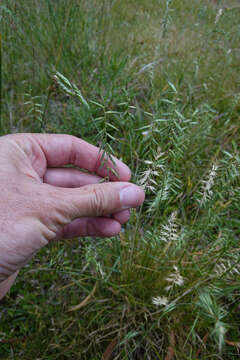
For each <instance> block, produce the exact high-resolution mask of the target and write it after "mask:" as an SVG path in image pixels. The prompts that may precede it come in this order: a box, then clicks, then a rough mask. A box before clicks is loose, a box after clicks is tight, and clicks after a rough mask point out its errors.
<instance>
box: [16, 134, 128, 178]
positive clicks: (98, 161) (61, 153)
mask: <svg viewBox="0 0 240 360" xmlns="http://www.w3.org/2000/svg"><path fill="white" fill-rule="evenodd" d="M21 135H23V134H21ZM28 135H30V134H28ZM25 136H26V134H25ZM30 136H31V138H33V139H34V140H35V141H34V142H37V144H38V145H39V146H40V148H41V150H42V152H43V154H44V156H45V159H46V161H47V167H59V166H64V165H69V164H71V165H74V166H77V167H80V168H83V169H86V170H88V171H90V172H94V173H96V174H98V175H100V176H103V177H105V176H109V178H110V180H118V181H129V180H130V178H131V171H130V169H129V167H128V166H127V165H125V164H124V163H123V162H122V161H120V160H118V159H117V158H115V157H111V159H112V160H113V161H111V159H110V158H109V157H107V156H106V155H105V156H103V152H102V151H100V149H99V148H98V147H96V146H94V145H92V144H89V143H88V142H86V141H84V140H82V139H79V138H77V137H75V136H71V135H64V134H31V135H30ZM25 140H26V139H25ZM33 150H34V149H33ZM109 169H110V171H109ZM111 169H113V170H112V171H111ZM116 174H117V175H118V176H116Z"/></svg>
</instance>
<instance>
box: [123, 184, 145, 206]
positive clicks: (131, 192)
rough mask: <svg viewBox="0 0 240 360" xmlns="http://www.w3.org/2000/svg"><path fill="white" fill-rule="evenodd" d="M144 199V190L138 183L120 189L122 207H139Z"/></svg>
mask: <svg viewBox="0 0 240 360" xmlns="http://www.w3.org/2000/svg"><path fill="white" fill-rule="evenodd" d="M143 200H144V191H143V190H142V189H141V188H139V187H138V186H136V185H131V186H128V187H125V188H124V189H122V190H121V191H120V201H121V205H122V209H127V208H130V207H137V206H139V205H141V203H142V202H143Z"/></svg>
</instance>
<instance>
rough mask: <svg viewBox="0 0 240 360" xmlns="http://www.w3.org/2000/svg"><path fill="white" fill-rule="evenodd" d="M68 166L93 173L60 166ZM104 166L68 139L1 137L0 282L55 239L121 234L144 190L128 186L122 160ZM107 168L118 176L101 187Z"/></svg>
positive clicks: (89, 149)
mask: <svg viewBox="0 0 240 360" xmlns="http://www.w3.org/2000/svg"><path fill="white" fill-rule="evenodd" d="M67 164H72V165H74V166H76V167H78V168H82V169H86V170H88V171H89V172H90V173H86V172H82V171H80V170H78V169H73V168H61V166H64V165H67ZM100 165H101V153H100V152H99V149H98V148H96V147H95V146H93V145H90V144H88V143H87V142H85V141H83V140H81V139H78V138H76V137H73V136H70V135H54V134H14V135H7V136H2V137H1V138H0V192H1V203H0V283H1V282H3V283H4V282H6V279H8V278H9V277H10V276H11V275H12V276H13V277H14V275H13V274H14V273H15V272H16V271H17V270H19V269H20V268H21V267H22V266H23V265H24V264H25V263H26V262H27V261H28V260H29V259H30V258H31V257H32V256H33V255H34V254H35V253H36V251H37V250H39V249H40V248H41V247H43V246H45V245H47V244H48V243H49V242H51V241H54V240H60V239H65V238H71V237H75V236H87V235H89V236H103V237H107V236H114V235H116V234H118V233H119V231H120V230H121V224H123V223H124V222H126V221H127V220H128V219H129V208H132V207H133V208H134V207H137V206H139V205H140V204H141V203H142V202H143V200H144V192H143V190H142V189H141V188H139V187H138V186H136V185H133V184H130V183H129V182H127V181H129V180H130V177H131V173H130V170H129V168H128V167H127V166H126V165H125V164H123V163H122V162H121V161H119V160H117V159H115V165H113V164H112V163H111V161H110V160H108V161H107V164H105V165H104V166H103V167H100ZM107 166H110V167H112V168H114V169H115V171H116V170H117V172H118V174H119V178H117V177H116V176H115V175H114V174H113V173H110V182H108V183H101V184H99V181H100V180H101V179H102V178H103V177H104V176H106V175H107ZM92 173H94V174H92ZM117 180H118V181H117ZM109 215H111V217H109ZM0 285H1V284H0ZM0 290H1V289H0ZM0 295H1V294H0Z"/></svg>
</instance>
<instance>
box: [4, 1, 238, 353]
mask: <svg viewBox="0 0 240 360" xmlns="http://www.w3.org/2000/svg"><path fill="white" fill-rule="evenodd" d="M239 5H240V4H239V1H237V0H236V1H234V0H232V1H211V0H199V1H187V0H181V1H180V0H172V1H169V0H165V1H163V0H148V1H146V0H138V1H134V0H128V1H127V0H121V1H117V0H115V1H114V0H101V1H96V0H91V1H86V0H77V1H76V0H59V1H56V2H53V1H50V0H44V1H37V0H36V1H35V0H34V1H29V0H27V1H26V0H18V1H15V0H13V1H5V0H3V1H2V2H1V4H0V10H1V15H0V16H1V33H2V101H1V104H2V108H1V120H0V121H1V122H0V128H1V134H2V135H4V134H7V133H10V132H41V131H42V132H49V133H51V132H53V133H68V134H73V135H75V136H79V137H81V138H83V139H84V140H86V141H89V142H92V143H94V144H98V145H99V146H100V147H101V148H102V149H103V150H104V153H107V154H108V155H109V156H112V155H116V156H118V157H119V158H121V159H122V160H123V161H124V162H126V163H127V164H128V165H129V167H130V168H131V169H132V181H133V182H136V183H138V184H139V185H141V186H142V187H144V189H145V191H146V201H145V203H144V204H143V205H142V206H141V208H140V209H137V210H134V211H132V215H131V220H130V221H129V223H128V224H127V225H126V226H125V227H124V231H123V232H121V233H120V235H119V236H118V237H115V238H111V239H92V238H84V239H70V240H67V241H64V242H61V243H60V242H59V243H55V244H51V245H50V246H49V247H47V248H45V249H43V250H41V252H40V253H39V254H37V256H35V258H34V259H33V260H32V262H31V263H29V264H27V265H26V266H25V267H24V269H22V271H21V273H20V275H19V276H18V279H17V281H16V284H15V285H14V287H13V288H12V290H11V292H10V294H9V295H8V296H7V297H5V299H4V300H3V301H2V303H1V305H0V357H1V359H19V358H22V359H24V360H28V359H29V360H30V359H38V360H40V359H49V360H55V359H61V360H63V359H64V360H65V359H82V360H84V359H87V360H89V359H91V360H100V359H101V360H110V359H112V360H118V359H121V360H124V359H125V360H127V359H131V360H137V359H146V360H149V359H164V360H172V359H179V360H183V359H186V360H190V359H194V360H195V359H223V360H230V359H236V358H238V356H239V352H240V331H239V324H240V307H239V303H240V245H239V244H240V243H239V241H240V215H239V206H240V180H239V175H240V152H239V151H240V150H239V144H240V103H239V100H240V88H239V85H240V48H239V44H240V27H239V16H240V7H239ZM109 171H110V170H109Z"/></svg>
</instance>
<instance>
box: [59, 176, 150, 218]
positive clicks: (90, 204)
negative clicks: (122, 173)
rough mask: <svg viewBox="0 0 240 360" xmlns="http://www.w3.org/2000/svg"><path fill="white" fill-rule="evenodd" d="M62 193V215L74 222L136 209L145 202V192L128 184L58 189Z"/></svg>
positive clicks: (105, 184)
mask: <svg viewBox="0 0 240 360" xmlns="http://www.w3.org/2000/svg"><path fill="white" fill-rule="evenodd" d="M58 190H59V191H60V192H61V196H60V197H59V198H58V199H59V200H60V198H61V200H60V203H59V205H60V206H61V209H59V210H60V211H61V213H65V216H66V217H67V218H68V219H69V221H72V220H74V219H76V218H79V217H85V216H104V215H110V214H113V213H115V212H119V211H121V210H124V209H128V208H136V207H138V206H139V205H141V204H142V203H143V201H144V197H145V195H144V191H143V190H142V189H141V188H140V187H139V186H137V185H134V184H130V183H126V182H110V183H103V184H91V185H86V186H83V187H81V188H73V189H66V188H65V189H64V188H62V189H58Z"/></svg>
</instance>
